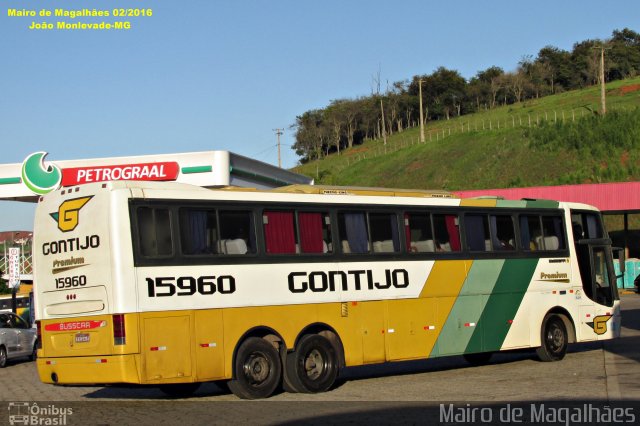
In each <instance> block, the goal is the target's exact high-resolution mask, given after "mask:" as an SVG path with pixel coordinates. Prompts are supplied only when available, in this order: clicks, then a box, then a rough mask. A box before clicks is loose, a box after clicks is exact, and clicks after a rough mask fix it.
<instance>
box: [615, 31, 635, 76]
mask: <svg viewBox="0 0 640 426" xmlns="http://www.w3.org/2000/svg"><path fill="white" fill-rule="evenodd" d="M610 47H611V50H610V51H609V52H608V53H609V55H608V56H609V63H610V64H611V66H610V70H609V78H610V79H611V80H617V79H621V78H627V77H632V76H635V75H638V74H639V73H640V34H638V33H637V32H635V31H632V30H630V29H628V28H625V29H623V30H621V31H617V30H616V31H614V32H613V37H612V38H611V40H610Z"/></svg>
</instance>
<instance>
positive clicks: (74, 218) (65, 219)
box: [50, 195, 93, 232]
mask: <svg viewBox="0 0 640 426" xmlns="http://www.w3.org/2000/svg"><path fill="white" fill-rule="evenodd" d="M92 197H93V195H92V196H89V197H80V198H74V199H73V200H67V201H65V202H64V203H62V204H60V207H58V211H57V212H54V213H50V214H51V217H52V218H53V220H55V221H56V222H58V229H60V230H61V231H62V232H69V231H73V230H74V229H76V227H77V226H78V224H79V223H80V209H81V208H82V207H84V205H85V204H87V203H88V202H89V200H90V199H91V198H92Z"/></svg>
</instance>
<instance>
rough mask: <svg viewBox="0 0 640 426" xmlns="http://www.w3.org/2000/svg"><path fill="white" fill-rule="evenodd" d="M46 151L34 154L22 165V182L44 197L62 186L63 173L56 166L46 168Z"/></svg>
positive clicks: (50, 165) (51, 165)
mask: <svg viewBox="0 0 640 426" xmlns="http://www.w3.org/2000/svg"><path fill="white" fill-rule="evenodd" d="M46 156H47V153H46V152H44V151H39V152H34V153H33V154H31V155H29V156H28V157H27V158H26V159H25V160H24V163H22V181H23V182H24V184H25V185H26V186H27V188H29V189H30V190H31V191H33V192H34V193H36V194H40V195H44V194H46V193H48V192H51V191H53V190H54V189H56V188H57V187H58V186H60V181H61V180H62V171H60V168H59V167H58V166H56V165H55V164H49V165H47V166H45V164H44V157H46Z"/></svg>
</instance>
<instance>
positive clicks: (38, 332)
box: [36, 321, 42, 349]
mask: <svg viewBox="0 0 640 426" xmlns="http://www.w3.org/2000/svg"><path fill="white" fill-rule="evenodd" d="M36 337H37V338H36V349H42V326H41V325H40V321H36Z"/></svg>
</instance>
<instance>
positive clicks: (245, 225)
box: [218, 210, 256, 255]
mask: <svg viewBox="0 0 640 426" xmlns="http://www.w3.org/2000/svg"><path fill="white" fill-rule="evenodd" d="M218 223H219V224H220V240H219V241H218V246H219V247H218V253H222V254H231V255H238V254H248V253H255V252H256V232H255V226H254V221H253V212H251V211H236V210H220V211H219V212H218Z"/></svg>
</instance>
